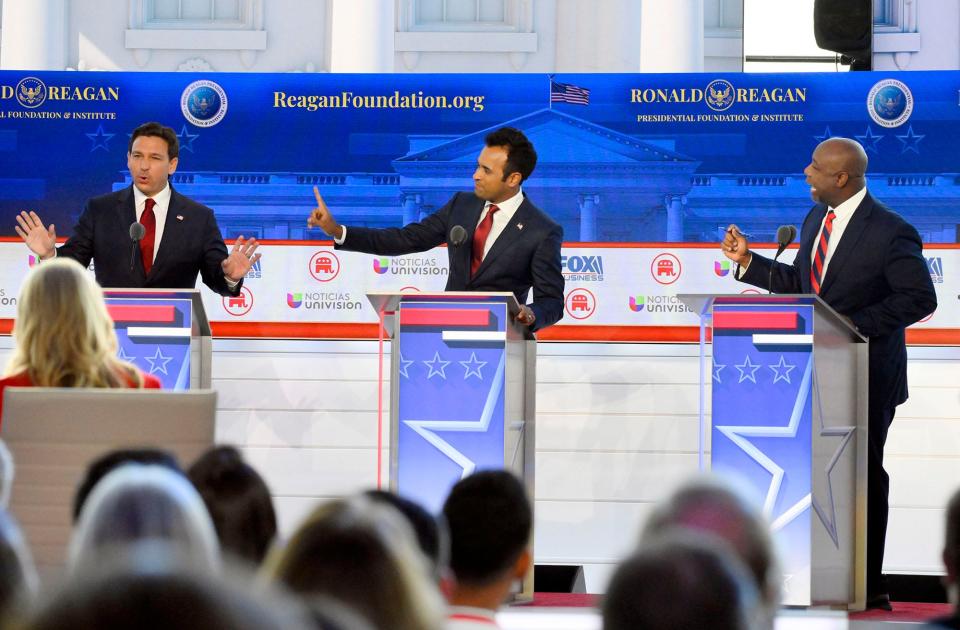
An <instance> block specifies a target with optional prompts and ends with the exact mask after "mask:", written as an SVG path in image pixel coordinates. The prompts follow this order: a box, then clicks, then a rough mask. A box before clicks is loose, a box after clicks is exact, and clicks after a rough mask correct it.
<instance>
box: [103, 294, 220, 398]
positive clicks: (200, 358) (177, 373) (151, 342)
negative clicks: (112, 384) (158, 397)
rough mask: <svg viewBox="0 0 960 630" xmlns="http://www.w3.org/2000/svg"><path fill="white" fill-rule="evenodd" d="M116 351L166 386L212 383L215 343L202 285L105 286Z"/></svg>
mask: <svg viewBox="0 0 960 630" xmlns="http://www.w3.org/2000/svg"><path fill="white" fill-rule="evenodd" d="M103 293H104V298H105V301H106V303H107V311H108V312H109V313H110V317H111V318H113V322H114V328H115V330H116V332H117V342H118V344H119V348H118V351H117V356H119V357H120V358H121V359H124V360H125V361H129V362H130V363H133V364H134V365H136V366H137V367H138V368H140V369H141V370H143V371H144V372H146V373H147V374H152V375H153V376H155V377H157V378H159V379H160V382H161V383H162V384H163V389H172V390H185V389H197V388H201V389H209V388H210V381H211V355H212V351H213V343H212V341H211V335H210V323H209V321H208V320H207V315H206V311H205V310H204V308H203V302H202V300H201V299H200V292H199V291H198V290H197V289H105V290H104V292H103Z"/></svg>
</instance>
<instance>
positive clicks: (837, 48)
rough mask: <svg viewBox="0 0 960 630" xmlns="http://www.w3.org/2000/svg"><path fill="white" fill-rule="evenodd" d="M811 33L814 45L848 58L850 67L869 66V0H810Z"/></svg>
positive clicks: (870, 31) (870, 10)
mask: <svg viewBox="0 0 960 630" xmlns="http://www.w3.org/2000/svg"><path fill="white" fill-rule="evenodd" d="M813 35H814V37H815V38H816V40H817V46H819V47H820V48H823V49H824V50H831V51H833V52H836V53H840V54H841V55H843V56H845V57H848V58H849V59H850V60H851V61H852V63H851V65H852V66H853V69H857V70H869V69H870V68H871V66H872V64H871V57H872V49H873V3H872V1H871V0H813Z"/></svg>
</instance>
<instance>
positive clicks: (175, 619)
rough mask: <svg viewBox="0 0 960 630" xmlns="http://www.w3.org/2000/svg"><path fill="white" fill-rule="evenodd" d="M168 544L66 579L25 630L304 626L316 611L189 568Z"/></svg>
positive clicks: (278, 629) (281, 629) (142, 548)
mask: <svg viewBox="0 0 960 630" xmlns="http://www.w3.org/2000/svg"><path fill="white" fill-rule="evenodd" d="M177 555H178V554H177V552H176V551H175V550H173V549H169V548H168V546H167V545H166V544H164V543H160V544H143V545H138V546H135V547H133V548H131V549H129V550H128V552H127V553H125V554H123V555H121V556H119V557H117V558H115V559H113V560H112V561H110V562H108V563H107V565H106V566H105V567H96V568H93V569H90V570H89V571H86V572H84V574H83V575H82V577H81V579H73V580H69V581H68V582H66V584H65V586H64V588H63V589H62V590H61V591H60V592H58V593H55V594H54V595H53V596H52V597H51V598H50V600H49V601H48V602H47V603H46V604H45V605H44V606H42V607H41V608H40V609H39V610H38V611H37V612H36V614H35V615H34V616H33V618H32V619H31V620H29V621H28V623H27V624H25V626H24V627H25V628H26V629H27V630H67V629H70V630H72V629H74V628H110V629H111V630H196V629H199V628H204V629H207V628H209V629H214V628H215V629H216V630H306V629H307V628H313V627H315V626H313V625H312V624H311V623H310V617H309V615H308V613H307V611H306V609H305V608H304V607H302V606H301V605H300V604H299V603H298V602H296V601H292V600H291V599H289V598H287V597H284V596H282V595H280V594H279V593H274V592H267V591H264V590H259V589H251V588H250V581H249V580H246V581H240V580H236V581H235V580H232V579H224V578H223V577H221V576H214V575H210V574H209V573H205V572H198V571H191V570H187V569H184V567H183V565H182V564H181V563H180V562H176V561H171V560H172V558H175V557H176V556H177Z"/></svg>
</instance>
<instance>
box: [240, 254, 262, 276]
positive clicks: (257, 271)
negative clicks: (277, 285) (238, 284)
mask: <svg viewBox="0 0 960 630" xmlns="http://www.w3.org/2000/svg"><path fill="white" fill-rule="evenodd" d="M262 262H263V261H262V260H261V259H257V261H256V262H255V263H253V264H252V265H250V271H248V272H247V275H246V276H244V277H245V278H246V279H247V280H259V279H260V278H262V277H263V270H262V269H261V267H260V265H261V264H262Z"/></svg>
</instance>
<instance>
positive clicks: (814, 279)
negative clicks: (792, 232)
mask: <svg viewBox="0 0 960 630" xmlns="http://www.w3.org/2000/svg"><path fill="white" fill-rule="evenodd" d="M836 216H837V215H836V213H834V211H833V210H827V218H826V219H825V220H824V221H823V229H822V230H820V240H819V241H818V242H817V253H816V255H815V256H814V257H813V266H811V267H810V286H812V287H813V292H814V293H816V294H818V295H819V294H820V282H821V281H822V280H823V265H824V263H825V262H826V260H827V245H828V244H829V243H830V233H831V232H833V219H834V218H836Z"/></svg>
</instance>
